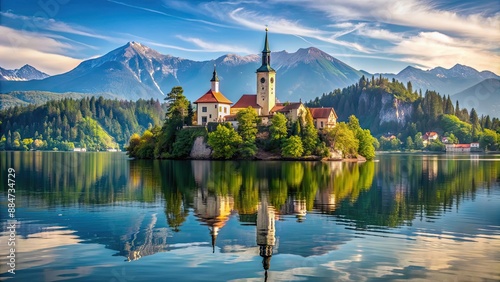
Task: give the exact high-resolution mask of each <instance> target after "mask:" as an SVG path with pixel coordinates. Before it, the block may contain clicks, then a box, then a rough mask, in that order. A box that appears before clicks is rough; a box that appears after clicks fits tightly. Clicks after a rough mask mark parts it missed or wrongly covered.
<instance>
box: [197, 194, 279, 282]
mask: <svg viewBox="0 0 500 282" xmlns="http://www.w3.org/2000/svg"><path fill="white" fill-rule="evenodd" d="M194 208H195V211H194V212H195V214H196V217H197V218H198V220H199V221H200V222H202V224H204V225H207V226H208V229H209V234H210V236H211V241H212V252H213V253H215V245H216V240H217V235H218V234H219V232H220V230H221V229H222V228H223V227H224V226H225V224H226V223H227V221H228V220H229V217H230V216H231V213H232V211H233V209H234V199H233V197H232V196H222V195H216V194H212V193H209V191H208V189H204V188H200V189H198V191H197V193H196V194H195V196H194ZM256 210H257V218H256V222H255V221H253V224H255V225H256V243H257V245H258V247H259V255H260V256H261V257H262V267H263V269H264V271H265V277H266V279H267V270H269V267H270V264H271V257H272V256H273V252H274V248H275V245H276V223H275V221H276V217H277V213H276V210H275V208H274V207H273V206H272V205H270V204H269V195H268V193H267V192H261V194H260V201H259V204H258V205H257V207H256ZM250 218H253V220H255V217H250ZM247 224H248V223H247Z"/></svg>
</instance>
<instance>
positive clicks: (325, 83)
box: [0, 41, 500, 101]
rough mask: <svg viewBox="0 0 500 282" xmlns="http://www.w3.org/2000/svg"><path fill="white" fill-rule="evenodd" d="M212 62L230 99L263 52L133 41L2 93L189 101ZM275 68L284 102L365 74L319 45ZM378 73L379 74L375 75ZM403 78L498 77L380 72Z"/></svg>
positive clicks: (464, 81) (449, 88)
mask: <svg viewBox="0 0 500 282" xmlns="http://www.w3.org/2000/svg"><path fill="white" fill-rule="evenodd" d="M214 64H215V65H216V68H217V72H218V75H219V78H220V81H221V84H220V89H221V91H222V92H223V93H224V95H225V96H226V97H228V98H229V99H230V100H234V101H236V100H237V99H239V97H240V96H241V95H242V94H246V93H255V87H256V83H255V70H256V69H257V68H258V67H259V65H260V55H258V54H251V55H246V56H240V55H237V54H226V55H223V56H220V57H218V58H216V59H212V60H206V61H193V60H190V59H184V58H179V57H174V56H171V55H165V54H161V53H159V52H158V51H156V50H154V49H152V48H150V47H148V46H146V45H144V44H141V43H139V42H135V41H131V42H128V43H127V44H125V45H123V46H120V47H118V48H116V49H114V50H111V51H110V52H108V53H106V54H105V55H103V56H100V57H97V58H93V59H89V60H86V61H83V62H81V63H80V64H79V65H78V66H77V67H75V68H74V69H72V70H70V71H68V72H66V73H63V74H58V75H54V76H50V77H47V78H45V79H42V80H31V81H5V80H3V81H0V89H1V92H2V93H8V92H11V91H49V92H55V93H64V92H78V93H90V94H92V93H112V94H114V95H115V96H117V97H122V98H123V99H130V100H137V99H140V98H143V99H149V98H154V99H162V98H163V97H165V94H166V93H168V92H170V90H171V88H172V87H173V86H178V85H181V86H182V87H183V88H184V91H185V95H186V96H187V97H188V99H190V100H195V99H197V98H198V97H199V96H200V95H202V94H203V93H205V92H206V90H207V89H208V88H209V87H210V83H209V80H210V78H211V76H212V71H213V67H214ZM271 64H272V66H273V67H274V69H276V71H277V77H276V80H277V88H276V94H277V98H278V99H280V100H281V101H298V100H299V99H303V100H308V99H312V98H314V97H316V96H320V95H321V94H323V93H328V92H330V91H332V90H334V89H337V88H343V87H347V86H349V85H352V84H355V83H357V82H358V80H359V78H360V77H361V76H363V75H365V76H367V77H368V78H369V76H371V75H372V74H370V73H368V72H366V71H362V70H356V69H354V68H352V67H351V66H349V65H347V64H345V63H344V62H342V61H340V60H338V59H337V58H335V57H333V56H331V55H329V54H327V53H325V52H323V51H321V50H320V49H318V48H315V47H308V48H300V49H298V50H297V51H296V52H293V53H289V52H287V51H285V50H283V51H277V52H272V53H271ZM374 75H377V76H378V75H380V74H374ZM381 75H382V76H384V77H387V78H395V79H397V80H399V81H401V82H404V83H406V82H408V81H411V82H412V85H413V89H414V90H417V91H418V89H420V90H422V91H425V90H436V91H437V92H439V93H441V94H448V95H453V94H455V93H458V92H459V91H462V90H464V89H466V88H468V87H471V86H473V85H475V84H477V83H480V82H481V81H483V80H485V79H488V78H500V77H499V76H498V75H496V74H494V73H493V72H491V71H481V72H479V71H477V70H475V69H473V68H471V67H468V66H465V65H461V64H456V65H455V66H453V67H451V68H449V69H446V68H443V67H436V68H433V69H430V70H421V69H418V68H415V67H412V66H408V67H406V68H404V69H403V70H401V71H400V72H399V73H397V74H391V73H386V74H381Z"/></svg>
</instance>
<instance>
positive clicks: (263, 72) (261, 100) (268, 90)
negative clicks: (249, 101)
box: [257, 28, 276, 115]
mask: <svg viewBox="0 0 500 282" xmlns="http://www.w3.org/2000/svg"><path fill="white" fill-rule="evenodd" d="M267 31H268V29H267V28H266V38H265V41H264V50H262V65H261V66H260V68H258V69H257V104H258V105H259V106H261V107H262V112H261V113H262V115H269V111H270V110H271V109H272V108H273V107H274V105H275V104H276V98H275V97H274V88H275V87H274V81H275V79H276V78H275V77H276V71H275V70H274V69H273V68H272V67H271V50H270V49H269V42H268V39H267Z"/></svg>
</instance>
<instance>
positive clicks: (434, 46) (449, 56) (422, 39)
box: [388, 32, 500, 73]
mask: <svg viewBox="0 0 500 282" xmlns="http://www.w3.org/2000/svg"><path fill="white" fill-rule="evenodd" d="M388 52H389V53H392V54H398V55H403V59H402V60H403V61H407V62H409V63H416V64H419V65H421V66H425V67H427V68H432V67H435V66H442V67H452V66H453V65H455V64H456V63H461V64H465V65H468V66H472V67H474V68H476V69H479V70H485V69H488V70H491V71H494V72H497V73H499V72H500V56H499V55H498V54H497V53H495V52H492V51H489V50H487V49H486V50H485V49H484V46H483V45H482V44H481V43H477V42H473V41H469V40H464V39H457V38H453V37H450V36H448V35H445V34H443V33H439V32H420V33H419V34H417V35H415V36H411V37H408V38H403V39H402V40H401V41H400V42H398V43H397V44H396V45H395V46H394V47H392V48H390V49H389V50H388Z"/></svg>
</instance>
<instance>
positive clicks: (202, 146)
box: [189, 136, 212, 159]
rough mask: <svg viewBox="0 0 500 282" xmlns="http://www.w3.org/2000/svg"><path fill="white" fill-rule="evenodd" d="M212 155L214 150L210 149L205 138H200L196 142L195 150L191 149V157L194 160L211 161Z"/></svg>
mask: <svg viewBox="0 0 500 282" xmlns="http://www.w3.org/2000/svg"><path fill="white" fill-rule="evenodd" d="M211 155H212V149H210V147H208V144H207V143H206V142H205V140H204V137H203V136H198V137H196V139H195V140H194V144H193V148H192V149H191V154H189V157H190V158H192V159H210V156H211Z"/></svg>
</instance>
